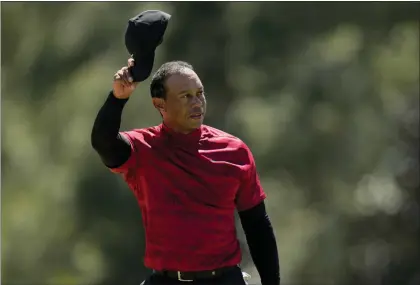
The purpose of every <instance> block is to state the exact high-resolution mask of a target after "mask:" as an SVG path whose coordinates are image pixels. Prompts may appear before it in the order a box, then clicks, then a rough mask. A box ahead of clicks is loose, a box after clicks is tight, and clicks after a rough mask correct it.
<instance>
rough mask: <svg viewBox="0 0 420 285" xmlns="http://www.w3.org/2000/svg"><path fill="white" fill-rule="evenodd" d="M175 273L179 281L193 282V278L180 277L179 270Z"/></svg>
mask: <svg viewBox="0 0 420 285" xmlns="http://www.w3.org/2000/svg"><path fill="white" fill-rule="evenodd" d="M177 274H178V280H179V281H181V282H193V281H194V280H189V279H182V276H181V271H177Z"/></svg>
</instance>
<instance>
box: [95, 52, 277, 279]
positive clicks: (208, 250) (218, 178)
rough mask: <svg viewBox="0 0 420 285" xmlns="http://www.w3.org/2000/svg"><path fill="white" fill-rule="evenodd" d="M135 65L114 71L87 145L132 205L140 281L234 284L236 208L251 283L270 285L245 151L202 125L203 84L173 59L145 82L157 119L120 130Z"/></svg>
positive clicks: (237, 275)
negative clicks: (254, 275) (139, 225)
mask: <svg viewBox="0 0 420 285" xmlns="http://www.w3.org/2000/svg"><path fill="white" fill-rule="evenodd" d="M135 64H136V62H135V60H134V59H133V58H130V59H129V60H128V64H127V66H125V67H123V68H121V69H120V70H119V71H118V72H116V74H115V75H114V81H113V90H112V91H111V92H110V93H109V95H108V97H107V99H106V100H105V103H104V104H103V106H102V108H101V109H100V111H99V113H98V115H97V117H96V120H95V123H94V126H93V130H92V137H91V141H92V146H93V148H94V149H95V150H96V152H97V153H98V154H99V156H100V158H101V160H102V161H103V163H104V164H105V166H106V167H107V168H109V169H110V170H111V171H112V172H114V173H117V174H120V175H121V176H122V177H123V179H124V180H125V181H126V183H127V184H128V186H129V188H130V189H131V190H132V191H133V193H134V194H135V197H136V198H137V201H138V204H139V206H140V209H141V212H142V216H143V223H144V228H145V239H146V249H145V257H144V263H145V266H146V267H148V268H150V269H151V270H152V272H153V273H152V274H151V275H150V276H149V277H148V278H147V279H146V280H145V283H144V284H145V285H172V284H194V285H205V284H206V285H207V284H218V285H244V284H245V281H244V279H243V276H242V271H241V268H240V265H239V264H240V263H241V249H240V244H239V241H238V238H237V235H236V229H235V218H234V213H235V210H237V211H238V213H239V217H240V221H241V225H242V227H243V229H244V232H245V234H246V240H247V243H248V246H249V249H250V253H251V256H252V260H253V262H254V264H255V266H256V268H257V271H258V273H259V275H260V279H261V284H262V285H279V284H280V272H279V258H278V251H277V245H276V240H275V236H274V232H273V228H272V226H271V223H270V220H269V218H268V216H267V213H266V209H265V205H264V199H265V198H266V195H265V193H264V191H263V188H262V187H261V184H260V180H259V177H258V174H257V168H256V165H255V161H254V158H253V155H252V152H251V150H250V149H249V148H248V146H247V145H246V144H245V143H244V142H243V141H242V140H241V139H239V138H237V137H235V136H233V135H231V134H228V133H226V132H223V131H221V130H218V129H216V128H213V127H210V126H207V125H204V124H203V120H204V117H205V114H206V104H207V101H206V93H205V89H204V85H203V83H202V82H201V80H200V78H199V76H198V75H197V74H196V72H195V71H194V69H193V67H192V66H191V65H190V64H188V63H186V62H182V61H172V62H167V63H165V64H163V65H162V66H161V67H160V68H159V69H158V70H157V71H156V73H155V74H154V75H153V78H152V80H151V85H150V93H151V97H152V103H153V106H154V108H155V109H156V110H157V112H159V113H160V115H161V116H162V123H161V124H159V125H157V126H151V127H147V128H139V129H133V130H130V131H120V122H121V115H122V112H123V108H124V106H125V104H126V103H127V101H128V100H129V98H130V96H131V95H132V94H133V91H134V90H135V88H136V86H137V85H138V84H139V83H138V82H134V81H133V78H132V76H131V73H130V68H131V67H133V66H134V65H135ZM140 84H141V83H140ZM209 101H211V95H209Z"/></svg>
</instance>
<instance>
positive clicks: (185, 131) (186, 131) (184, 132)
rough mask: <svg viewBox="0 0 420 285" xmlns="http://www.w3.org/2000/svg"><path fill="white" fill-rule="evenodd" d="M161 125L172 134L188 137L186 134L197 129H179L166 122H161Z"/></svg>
mask: <svg viewBox="0 0 420 285" xmlns="http://www.w3.org/2000/svg"><path fill="white" fill-rule="evenodd" d="M163 124H164V125H165V126H166V127H167V128H169V129H171V130H172V131H173V132H175V133H179V134H184V135H188V134H190V133H192V132H194V131H195V130H197V128H195V129H185V128H181V127H179V126H177V125H176V124H172V123H171V122H167V121H163Z"/></svg>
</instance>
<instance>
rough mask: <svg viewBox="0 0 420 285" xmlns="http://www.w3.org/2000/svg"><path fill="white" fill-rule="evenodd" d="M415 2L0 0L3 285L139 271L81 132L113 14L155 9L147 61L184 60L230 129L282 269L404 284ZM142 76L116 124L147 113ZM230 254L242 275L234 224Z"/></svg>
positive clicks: (85, 129)
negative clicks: (253, 172) (260, 198)
mask: <svg viewBox="0 0 420 285" xmlns="http://www.w3.org/2000/svg"><path fill="white" fill-rule="evenodd" d="M418 8H419V3H418V2H417V3H414V2H413V3H410V2H394V3H390V2H371V3H363V2H357V3H349V2H346V3H344V2H343V3H340V2H337V3H332V2H330V3H315V2H313V3H300V2H287V3H280V2H277V3H275V2H271V3H269V2H267V3H263V2H242V3H239V2H237V3H236V2H230V3H229V2H207V3H198V2H197V3H187V2H186V3H179V2H159V3H141V2H137V3H136V2H125V3H118V2H113V3H111V2H89V3H84V2H79V3H71V2H61V3H59V2H56V3H48V2H44V3H41V2H38V3H24V2H16V3H4V2H3V3H2V4H1V29H2V30H1V31H2V34H1V60H2V66H1V75H2V77H1V80H2V81H1V83H2V84H1V85H2V86H1V87H2V89H1V93H2V94H1V95H2V98H1V99H2V100H1V107H2V108H1V115H2V117H1V119H2V133H1V135H2V141H1V147H2V153H1V155H2V156H1V158H2V161H1V163H2V168H1V169H2V173H1V174H2V177H1V178H2V197H1V198H2V199H1V201H2V205H1V206H2V212H1V214H2V219H1V222H2V228H1V230H2V235H1V238H2V244H1V245H2V246H1V249H2V262H1V263H2V268H1V270H2V272H1V273H2V274H1V281H2V284H4V285H32V284H37V285H38V284H39V285H41V284H42V285H88V284H89V285H115V284H122V285H138V284H140V282H141V281H142V280H143V279H144V278H145V277H146V276H147V274H148V273H149V271H148V270H147V269H145V268H144V266H143V253H144V240H143V228H142V222H141V214H140V210H139V209H138V206H137V202H136V200H135V198H134V195H133V194H132V193H131V192H130V190H129V189H128V187H127V186H126V184H125V183H124V182H123V180H122V179H121V178H120V177H118V176H116V175H115V174H112V173H111V172H109V171H108V170H107V169H106V168H105V167H104V166H103V165H102V164H101V162H100V159H99V157H98V156H97V154H96V153H95V152H94V151H93V149H92V147H91V145H90V132H91V128H92V124H93V121H94V118H95V116H96V114H97V112H98V110H99V108H100V106H101V105H102V103H103V102H104V100H105V98H106V96H107V94H108V92H109V90H110V89H111V87H112V78H113V74H114V73H115V72H116V71H117V70H118V69H120V68H121V67H122V66H124V65H125V64H126V62H127V58H128V53H127V51H126V49H125V46H124V32H125V28H126V25H127V21H128V19H129V18H131V17H133V16H135V15H136V14H138V13H140V12H141V11H144V10H147V9H160V10H163V11H165V12H167V13H170V14H171V15H172V19H171V21H170V23H169V27H168V30H167V32H166V35H165V39H164V42H163V44H162V45H161V46H160V47H159V48H158V50H157V56H156V60H155V66H154V70H156V69H157V68H158V67H159V66H160V65H161V64H162V63H164V62H165V61H169V60H176V59H179V60H185V61H188V62H190V63H191V64H193V65H194V67H195V69H196V70H197V73H198V74H199V76H200V77H201V79H202V81H203V83H204V86H205V88H206V93H207V99H208V105H209V107H208V108H209V109H208V116H207V118H206V124H209V125H212V126H214V127H216V128H219V129H222V130H224V131H227V132H230V133H232V134H234V135H236V136H239V137H240V138H241V139H243V140H244V141H245V142H246V143H247V144H248V145H249V146H250V148H251V150H252V151H253V153H254V156H255V159H256V163H257V167H258V170H259V173H260V176H261V179H262V184H263V186H264V188H265V190H266V192H267V194H268V199H267V201H266V203H267V205H268V212H269V215H270V217H271V220H272V223H273V225H274V227H275V231H276V236H277V242H278V246H279V253H280V258H281V272H282V280H283V283H282V284H284V285H301V284H302V285H306V284H307V285H321V284H322V285H324V284H325V285H347V284H349V285H350V284H352V285H353V284H358V285H418V284H420V245H419V244H420V242H419V240H420V228H419V227H420V215H419V211H420V210H419V209H420V208H419V206H420V191H419V164H418V157H419V152H418V150H419V145H418V144H419V142H418V139H419V23H418V11H419V9H418ZM149 83H150V78H149V79H148V80H147V81H146V82H144V83H142V84H141V85H140V86H139V88H138V89H137V91H135V94H134V95H133V97H132V98H131V99H130V102H129V103H128V104H127V106H126V108H125V111H124V115H123V129H124V130H127V129H131V128H139V127H148V126H151V125H156V124H159V123H160V116H159V114H158V113H157V112H156V110H155V109H154V108H152V103H151V99H150V94H149V92H148V90H149ZM238 231H239V235H240V238H241V240H242V242H243V249H244V259H243V264H242V265H243V268H244V269H245V271H247V272H248V273H250V274H251V275H252V276H253V279H252V281H251V283H252V284H258V282H259V278H258V273H257V272H256V270H255V268H254V266H253V263H252V261H251V260H250V255H249V253H248V249H247V246H246V243H245V242H244V236H243V232H242V230H241V228H240V224H239V223H238Z"/></svg>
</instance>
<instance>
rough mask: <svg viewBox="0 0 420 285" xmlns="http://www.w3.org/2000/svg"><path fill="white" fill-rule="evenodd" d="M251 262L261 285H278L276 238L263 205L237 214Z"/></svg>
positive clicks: (278, 268)
mask: <svg viewBox="0 0 420 285" xmlns="http://www.w3.org/2000/svg"><path fill="white" fill-rule="evenodd" d="M239 216H240V218H241V223H242V227H243V229H244V232H245V235H246V240H247V243H248V247H249V250H250V253H251V257H252V260H253V262H254V265H255V267H256V268H257V271H258V273H259V275H260V278H261V284H262V285H279V284H280V264H279V256H278V250H277V243H276V238H275V235H274V230H273V227H272V225H271V222H270V219H269V217H268V215H267V212H266V209H265V205H264V203H261V204H260V205H258V206H256V207H255V208H253V209H250V210H247V211H244V212H241V213H239Z"/></svg>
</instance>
